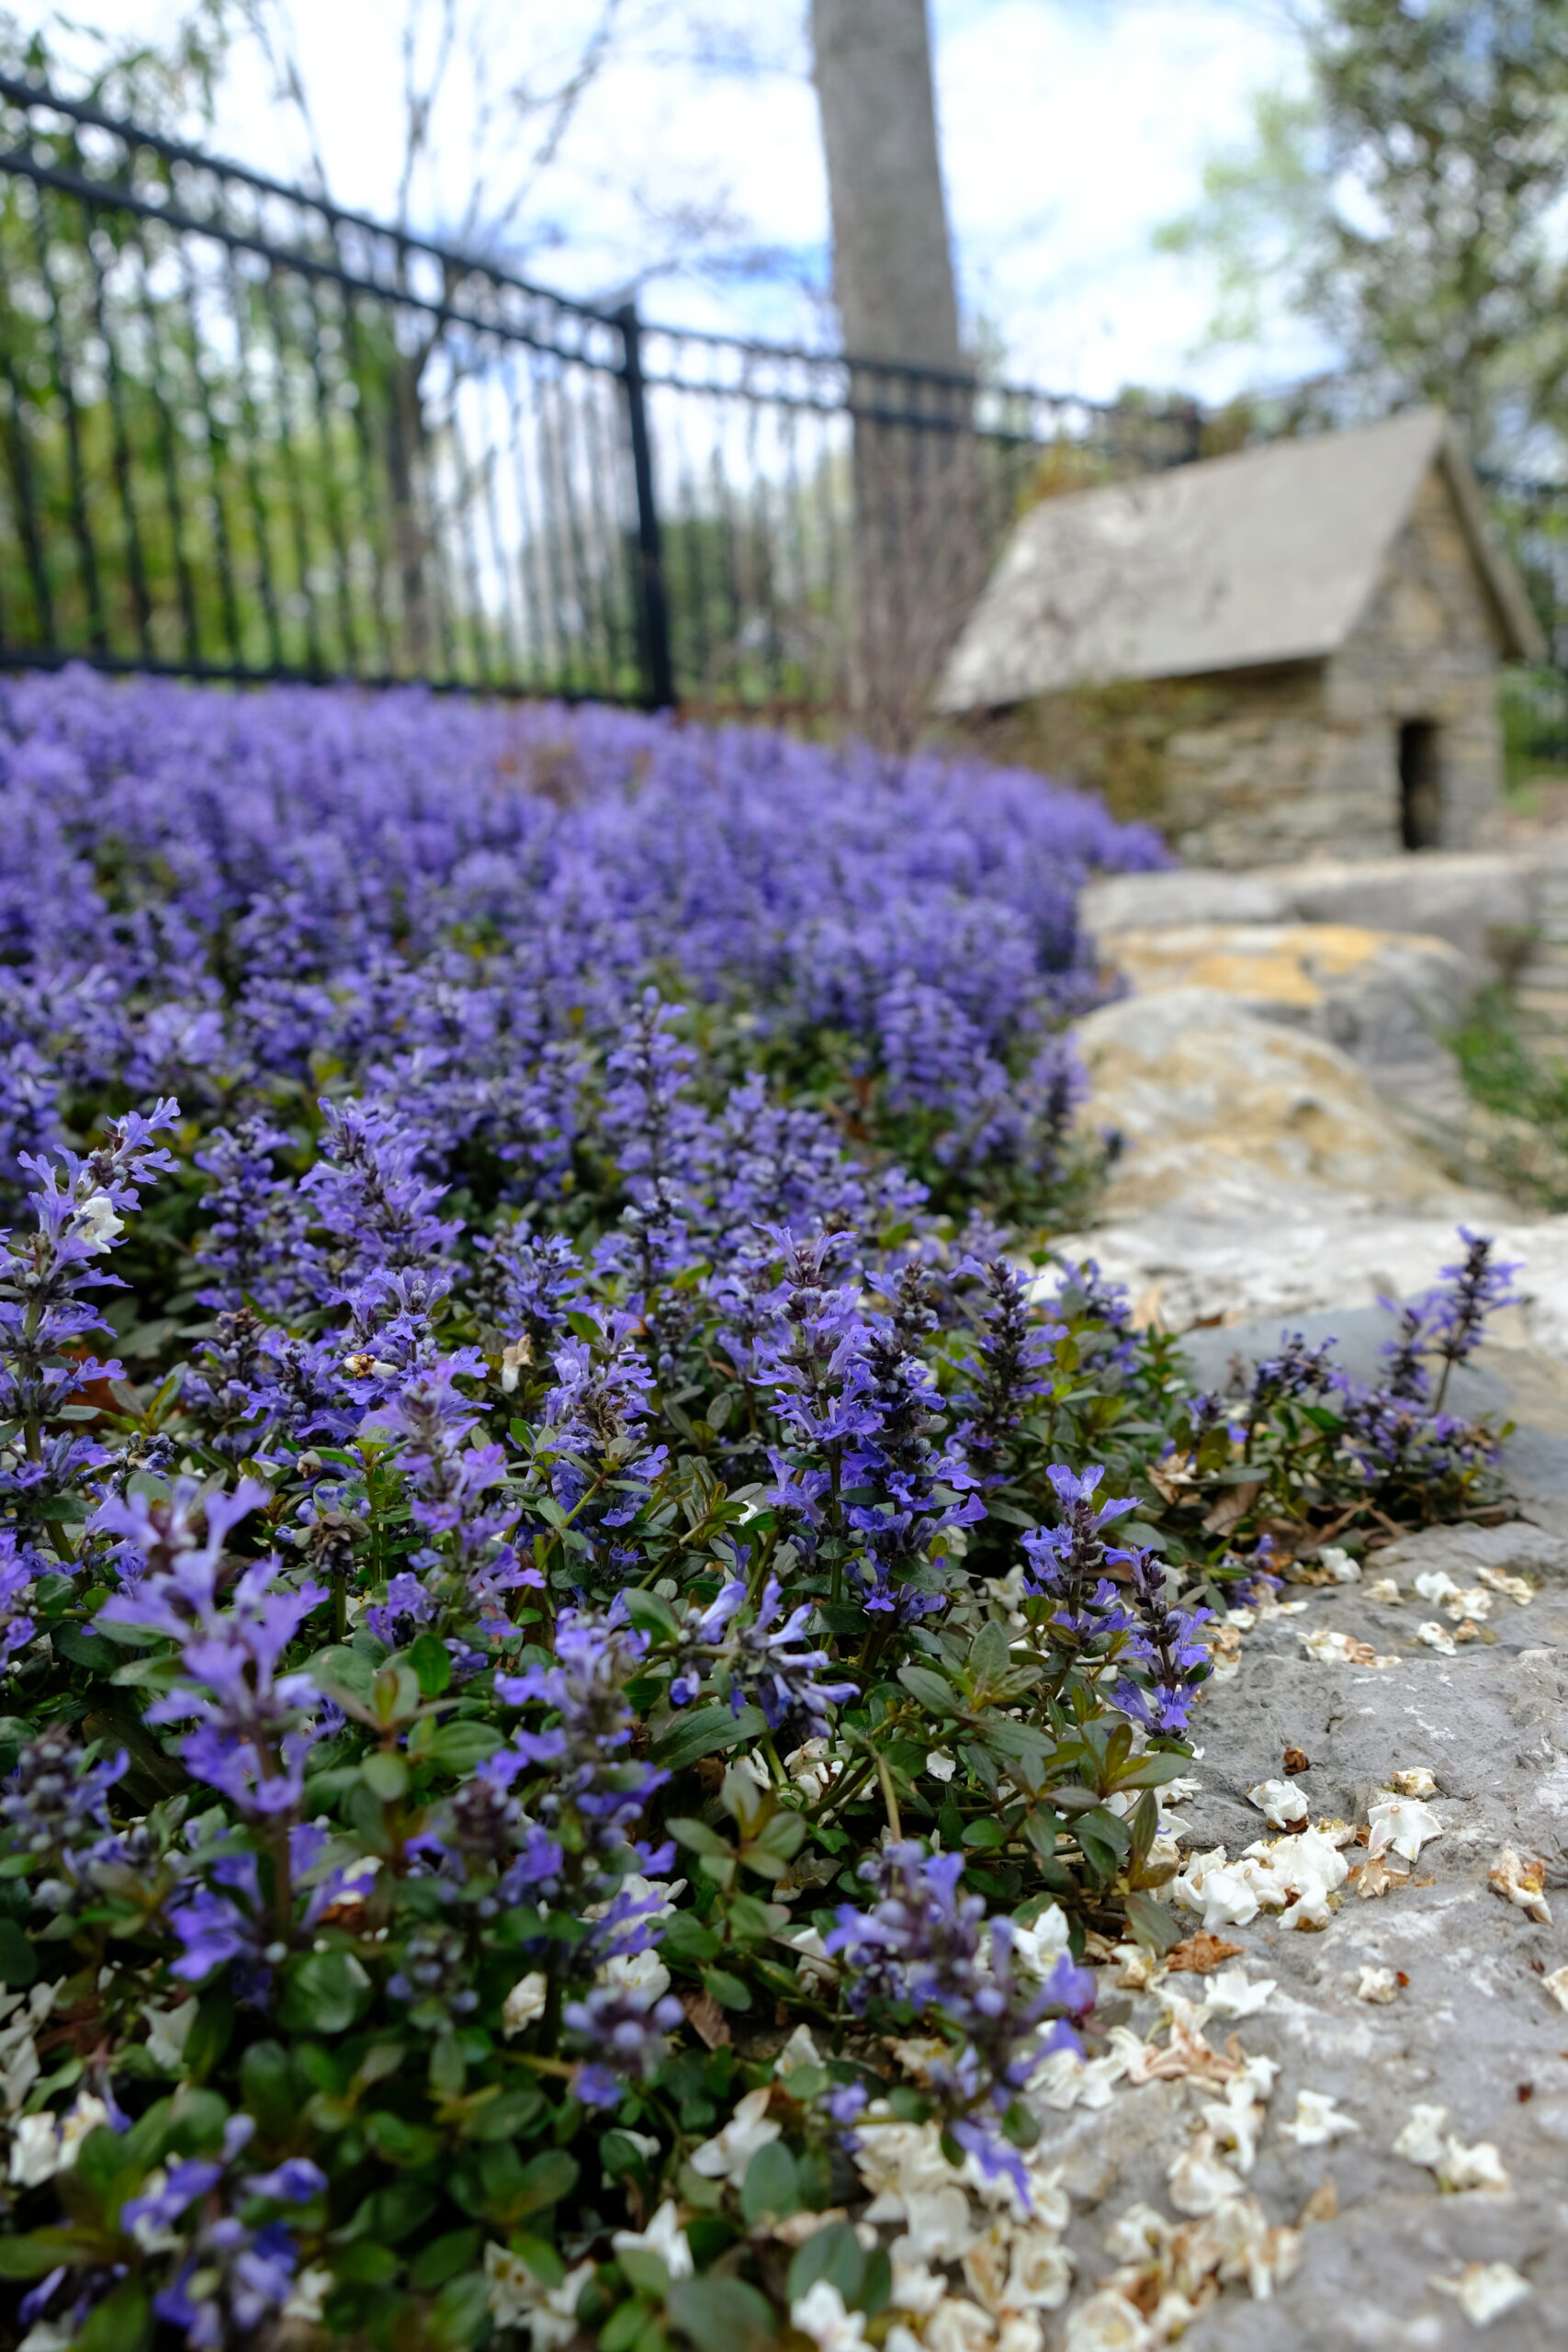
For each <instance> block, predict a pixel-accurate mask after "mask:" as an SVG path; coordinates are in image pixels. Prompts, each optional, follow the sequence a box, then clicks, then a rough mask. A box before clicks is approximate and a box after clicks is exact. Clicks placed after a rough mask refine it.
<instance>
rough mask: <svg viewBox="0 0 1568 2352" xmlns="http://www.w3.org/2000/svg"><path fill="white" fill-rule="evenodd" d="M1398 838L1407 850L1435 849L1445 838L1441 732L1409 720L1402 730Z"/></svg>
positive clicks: (1424, 720) (1426, 721) (1423, 722)
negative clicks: (1440, 756) (1439, 745)
mask: <svg viewBox="0 0 1568 2352" xmlns="http://www.w3.org/2000/svg"><path fill="white" fill-rule="evenodd" d="M1399 838H1400V840H1401V842H1403V843H1404V847H1405V848H1406V849H1436V848H1438V845H1439V844H1440V842H1441V841H1442V838H1443V780H1442V774H1441V769H1440V766H1439V763H1438V729H1436V727H1434V725H1433V724H1432V721H1431V720H1430V719H1429V718H1407V719H1406V720H1405V721H1404V725H1403V726H1402V727H1401V729H1400V730H1399Z"/></svg>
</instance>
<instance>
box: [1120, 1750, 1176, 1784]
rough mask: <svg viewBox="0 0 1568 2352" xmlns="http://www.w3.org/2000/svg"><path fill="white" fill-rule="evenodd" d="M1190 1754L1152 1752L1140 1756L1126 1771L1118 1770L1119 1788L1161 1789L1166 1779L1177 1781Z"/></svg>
mask: <svg viewBox="0 0 1568 2352" xmlns="http://www.w3.org/2000/svg"><path fill="white" fill-rule="evenodd" d="M1191 1761H1192V1758H1190V1756H1171V1755H1162V1754H1159V1753H1158V1752H1157V1751H1156V1753H1154V1754H1150V1755H1144V1756H1140V1757H1139V1758H1138V1760H1137V1762H1136V1763H1135V1764H1134V1765H1132V1766H1131V1767H1130V1768H1129V1769H1128V1770H1126V1771H1122V1772H1118V1773H1117V1775H1116V1785H1117V1787H1118V1788H1119V1789H1161V1788H1163V1787H1164V1786H1165V1784H1166V1782H1167V1781H1178V1780H1179V1779H1180V1777H1181V1775H1182V1773H1183V1772H1185V1771H1186V1770H1187V1768H1188V1766H1189V1765H1190V1763H1191Z"/></svg>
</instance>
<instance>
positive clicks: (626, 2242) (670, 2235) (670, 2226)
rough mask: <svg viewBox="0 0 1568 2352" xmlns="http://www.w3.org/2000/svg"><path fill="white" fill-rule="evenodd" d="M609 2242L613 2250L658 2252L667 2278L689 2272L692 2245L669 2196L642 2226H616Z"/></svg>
mask: <svg viewBox="0 0 1568 2352" xmlns="http://www.w3.org/2000/svg"><path fill="white" fill-rule="evenodd" d="M610 2244H611V2245H612V2246H613V2247H614V2248H615V2252H616V2253H617V2254H656V2255H658V2256H659V2257H660V2261H661V2262H662V2263H663V2265H664V2267H665V2269H666V2270H667V2271H668V2272H669V2273H670V2276H671V2278H690V2277H691V2275H692V2249H691V2247H690V2246H689V2245H687V2243H686V2233H685V2231H684V2230H683V2229H682V2227H681V2214H680V2209H679V2207H678V2206H677V2205H676V2204H675V2201H674V2199H672V2198H669V2197H667V2198H666V2199H665V2200H664V2202H663V2204H662V2205H660V2208H659V2211H657V2213H655V2215H654V2217H653V2219H652V2221H651V2222H649V2225H648V2227H647V2229H646V2230H616V2231H615V2233H614V2234H613V2236H612V2237H611V2239H610Z"/></svg>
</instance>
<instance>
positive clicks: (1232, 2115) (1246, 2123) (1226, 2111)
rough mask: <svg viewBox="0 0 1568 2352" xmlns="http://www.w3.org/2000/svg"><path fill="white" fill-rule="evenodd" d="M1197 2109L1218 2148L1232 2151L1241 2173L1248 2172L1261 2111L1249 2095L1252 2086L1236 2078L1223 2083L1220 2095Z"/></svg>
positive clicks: (1260, 2126)
mask: <svg viewBox="0 0 1568 2352" xmlns="http://www.w3.org/2000/svg"><path fill="white" fill-rule="evenodd" d="M1199 2112H1200V2113H1201V2116H1202V2118H1203V2120H1204V2122H1205V2123H1206V2124H1207V2125H1208V2128H1209V2130H1210V2131H1212V2132H1213V2135H1214V2140H1215V2143H1216V2144H1217V2145H1218V2146H1220V2147H1222V2148H1232V2149H1234V2150H1235V2160H1236V2163H1237V2164H1238V2165H1239V2166H1240V2167H1241V2169H1242V2171H1243V2172H1250V2171H1251V2170H1252V2167H1253V2164H1254V2162H1255V2160H1256V2158H1257V2155H1258V2133H1259V2132H1260V2131H1262V2129H1263V2120H1264V2111H1263V2109H1262V2108H1261V2107H1259V2106H1258V2104H1257V2102H1256V2101H1255V2100H1254V2098H1253V2097H1252V2086H1251V2085H1250V2084H1249V2083H1246V2082H1243V2081H1242V2080H1241V2079H1240V2078H1239V2077H1238V2078H1236V2079H1235V2080H1234V2081H1232V2082H1229V2083H1227V2084H1226V2085H1225V2095H1224V2098H1212V2099H1207V2100H1205V2101H1204V2103H1203V2106H1202V2107H1201V2109H1200V2110H1199Z"/></svg>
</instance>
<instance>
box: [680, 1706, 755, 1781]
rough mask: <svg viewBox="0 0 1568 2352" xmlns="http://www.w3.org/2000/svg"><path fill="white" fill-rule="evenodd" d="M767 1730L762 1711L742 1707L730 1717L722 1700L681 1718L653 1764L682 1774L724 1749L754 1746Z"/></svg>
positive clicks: (693, 1709)
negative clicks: (704, 1758) (687, 1768)
mask: <svg viewBox="0 0 1568 2352" xmlns="http://www.w3.org/2000/svg"><path fill="white" fill-rule="evenodd" d="M767 1728H768V1723H767V1717H766V1716H765V1715H764V1714H763V1713H762V1710H761V1707H742V1708H741V1710H740V1713H739V1714H738V1715H737V1714H732V1713H730V1710H729V1707H728V1703H727V1702H724V1701H723V1700H719V1701H717V1702H715V1703H714V1704H712V1705H709V1706H706V1707H694V1708H692V1709H691V1710H690V1712H689V1713H682V1715H680V1716H679V1717H678V1718H677V1720H676V1722H675V1723H674V1724H673V1725H672V1726H671V1729H670V1730H669V1731H667V1732H666V1733H665V1735H664V1736H663V1738H662V1739H661V1740H660V1741H659V1743H658V1745H657V1746H656V1747H655V1748H654V1751H653V1760H654V1762H655V1763H656V1764H661V1765H662V1766H663V1767H664V1770H666V1771H667V1772H683V1771H684V1770H686V1767H687V1766H688V1765H689V1764H696V1763H698V1762H700V1761H701V1759H702V1758H703V1757H705V1756H714V1755H716V1754H717V1752H718V1750H719V1749H720V1748H721V1747H750V1746H752V1745H754V1744H755V1742H756V1741H757V1740H759V1739H760V1738H761V1736H762V1734H763V1733H764V1732H765V1731H766V1730H767Z"/></svg>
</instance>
